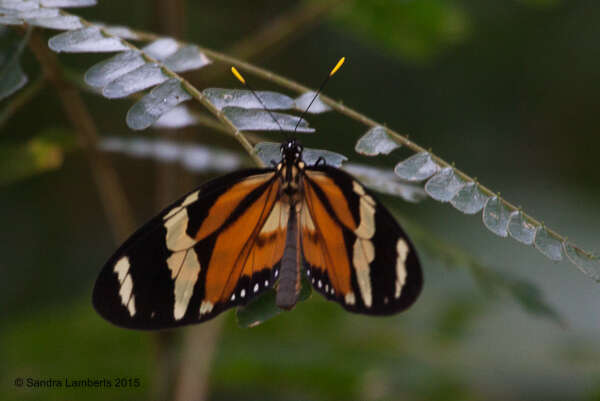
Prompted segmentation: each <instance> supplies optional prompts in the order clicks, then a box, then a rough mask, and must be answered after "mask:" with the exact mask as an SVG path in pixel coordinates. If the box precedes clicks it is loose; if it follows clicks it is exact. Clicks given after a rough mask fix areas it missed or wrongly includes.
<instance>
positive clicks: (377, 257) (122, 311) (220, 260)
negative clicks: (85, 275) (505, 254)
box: [93, 59, 423, 329]
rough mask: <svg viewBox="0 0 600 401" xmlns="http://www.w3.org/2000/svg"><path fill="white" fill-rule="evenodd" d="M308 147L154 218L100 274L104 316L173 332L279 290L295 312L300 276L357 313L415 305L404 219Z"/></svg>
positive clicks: (98, 304)
mask: <svg viewBox="0 0 600 401" xmlns="http://www.w3.org/2000/svg"><path fill="white" fill-rule="evenodd" d="M341 62H343V59H342V60H340V62H339V63H338V65H337V66H336V68H334V70H332V72H331V73H330V75H329V76H331V75H333V73H334V72H335V71H336V70H337V68H339V66H340V65H341ZM232 71H234V74H235V75H236V77H237V76H238V75H239V72H237V70H235V69H232ZM240 78H241V79H240ZM238 79H240V81H241V82H242V83H244V84H245V81H244V80H243V78H242V77H241V75H240V76H239V77H238ZM322 87H323V85H321V88H322ZM319 91H320V90H319ZM253 93H254V91H253ZM257 99H259V98H258V96H257ZM259 101H260V99H259ZM309 107H310V106H309ZM302 153H303V147H302V145H301V144H300V142H299V141H298V140H297V139H289V140H286V142H284V143H283V144H282V145H281V160H280V161H279V162H278V163H273V165H272V166H271V167H269V168H255V169H247V170H240V171H235V172H232V173H230V174H227V175H225V176H222V177H219V178H216V179H214V180H212V181H209V182H207V183H205V184H204V185H202V186H200V187H199V188H197V189H195V190H193V191H192V192H190V193H188V194H186V195H185V196H183V197H182V198H181V199H179V200H177V201H176V202H174V203H173V204H172V205H170V206H168V207H167V208H166V209H164V210H163V211H162V212H161V213H160V214H159V215H158V216H156V217H154V218H153V219H151V220H150V221H149V222H147V223H146V224H145V225H144V226H143V227H141V228H140V229H139V230H138V231H137V232H135V233H134V234H133V235H132V236H131V237H130V238H129V239H128V240H127V241H126V242H125V243H124V244H123V245H121V247H120V248H119V249H118V250H117V251H116V252H115V254H114V255H113V256H112V257H111V258H110V259H109V260H108V262H107V263H106V265H105V266H104V268H103V269H102V271H101V273H100V275H99V277H98V279H97V281H96V284H95V287H94V292H93V304H94V307H95V309H96V311H97V312H98V313H99V314H100V315H101V316H103V317H104V318H105V319H107V320H108V321H110V322H112V323H114V324H116V325H117V326H121V327H125V328H132V329H163V328H171V327H176V326H182V325H188V324H194V323H200V322H203V321H206V320H208V319H211V318H213V317H215V316H216V315H218V314H219V313H221V312H223V311H225V310H226V309H229V308H232V307H235V306H243V305H246V304H247V303H248V302H249V301H251V300H252V299H254V298H255V297H257V296H259V295H261V294H262V293H263V292H265V291H267V290H269V289H271V288H275V289H276V304H277V306H278V307H280V308H282V309H287V310H289V309H292V308H293V307H294V305H295V304H296V302H297V300H298V294H299V292H300V286H301V282H302V275H306V277H307V278H308V281H310V283H312V286H313V288H314V289H315V290H316V291H317V292H319V293H321V294H322V295H323V296H324V297H325V298H326V299H328V300H331V301H335V302H337V303H339V304H341V306H342V307H344V308H345V309H346V310H348V311H350V312H356V313H362V314H367V315H389V314H394V313H397V312H400V311H402V310H404V309H406V308H408V307H409V306H410V305H412V304H413V302H414V301H415V300H416V299H417V297H418V295H419V293H420V291H421V287H422V282H423V277H422V272H421V267H420V263H419V258H418V256H417V253H416V250H415V248H414V246H413V245H412V243H411V241H410V240H409V238H408V237H407V236H406V234H405V233H404V231H403V230H402V228H401V227H400V225H399V224H398V223H397V222H396V220H395V219H394V217H393V216H392V215H391V214H390V212H389V211H388V210H387V209H386V208H385V207H384V206H383V205H382V204H381V203H380V202H379V201H378V200H377V198H376V197H375V196H374V195H373V194H372V193H371V192H370V191H369V190H368V189H367V188H365V187H364V185H362V184H361V183H360V182H358V181H357V180H356V179H355V178H353V177H352V176H351V175H349V174H348V173H346V172H344V171H342V170H341V169H338V168H336V167H333V166H330V165H328V164H327V163H326V162H325V161H324V160H323V159H319V160H318V161H317V162H316V163H315V164H313V165H307V164H306V163H305V162H304V161H303V159H302Z"/></svg>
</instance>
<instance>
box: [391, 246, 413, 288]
mask: <svg viewBox="0 0 600 401" xmlns="http://www.w3.org/2000/svg"><path fill="white" fill-rule="evenodd" d="M396 251H397V252H398V258H397V259H396V292H395V293H394V296H395V297H396V298H400V294H401V293H402V287H404V283H405V282H406V258H407V257H408V252H410V248H409V247H408V244H407V243H406V241H405V240H404V239H402V238H400V239H399V240H398V243H397V244H396Z"/></svg>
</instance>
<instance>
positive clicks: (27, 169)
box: [0, 129, 75, 185]
mask: <svg viewBox="0 0 600 401" xmlns="http://www.w3.org/2000/svg"><path fill="white" fill-rule="evenodd" d="M74 146H75V142H74V138H73V134H72V133H71V132H68V131H64V130H61V129H47V130H45V131H43V132H41V133H40V134H38V135H36V136H35V137H33V138H32V139H30V140H29V141H27V142H26V143H24V144H19V145H9V144H5V145H3V146H2V147H1V148H0V185H6V184H11V183H14V182H15V181H18V180H22V179H25V178H28V177H31V176H33V175H36V174H40V173H43V172H46V171H51V170H56V169H59V168H60V167H61V166H62V163H63V159H64V155H65V152H67V151H69V150H71V149H73V148H74Z"/></svg>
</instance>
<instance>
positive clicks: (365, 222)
mask: <svg viewBox="0 0 600 401" xmlns="http://www.w3.org/2000/svg"><path fill="white" fill-rule="evenodd" d="M303 188H304V203H303V205H302V209H301V212H300V226H301V232H302V250H303V256H304V261H305V265H306V270H307V274H308V275H309V279H310V281H311V282H312V284H313V286H314V288H315V289H316V290H317V291H319V292H320V293H322V294H323V295H325V297H327V298H328V299H331V300H334V301H337V302H339V303H340V304H342V306H343V307H344V308H346V309H347V310H350V311H352V312H357V313H364V314H371V315H387V314H392V313H397V312H399V311H401V310H404V309H406V308H408V307H409V306H410V305H411V304H412V303H413V302H414V301H415V300H416V298H417V297H418V295H419V292H420V290H421V286H422V280H423V279H422V273H421V268H420V265H419V262H418V258H417V255H416V251H415V249H414V247H413V245H412V244H411V242H410V241H409V239H408V237H407V236H406V235H405V233H404V231H403V230H402V229H401V228H400V226H399V225H398V223H397V222H396V220H395V219H394V218H393V216H392V215H391V214H390V213H389V212H388V211H387V209H385V207H384V206H383V205H382V204H381V203H379V202H378V201H377V200H376V199H375V197H374V196H373V195H372V194H371V193H370V192H369V191H368V190H367V189H365V188H364V186H363V185H362V184H360V183H359V182H358V181H356V179H354V178H353V177H351V176H350V175H348V174H347V173H345V172H343V171H341V170H339V169H337V168H335V167H331V166H313V167H309V168H307V169H306V170H305V179H304V185H303Z"/></svg>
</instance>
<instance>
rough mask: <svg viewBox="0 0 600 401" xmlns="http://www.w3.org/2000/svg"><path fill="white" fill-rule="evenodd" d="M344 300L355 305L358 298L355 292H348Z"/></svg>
mask: <svg viewBox="0 0 600 401" xmlns="http://www.w3.org/2000/svg"><path fill="white" fill-rule="evenodd" d="M344 301H345V302H346V303H347V304H348V305H354V304H355V303H356V298H355V297H354V293H353V292H349V293H347V294H346V296H345V297H344Z"/></svg>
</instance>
